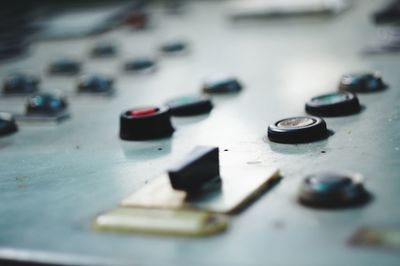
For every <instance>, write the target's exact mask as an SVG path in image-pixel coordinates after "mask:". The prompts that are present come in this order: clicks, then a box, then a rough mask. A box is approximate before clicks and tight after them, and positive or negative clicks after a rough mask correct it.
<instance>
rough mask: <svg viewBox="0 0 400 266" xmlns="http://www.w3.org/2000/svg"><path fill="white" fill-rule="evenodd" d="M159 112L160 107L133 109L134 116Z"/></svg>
mask: <svg viewBox="0 0 400 266" xmlns="http://www.w3.org/2000/svg"><path fill="white" fill-rule="evenodd" d="M157 112H158V108H153V107H149V108H141V109H136V110H133V111H131V115H132V116H146V115H152V114H155V113H157Z"/></svg>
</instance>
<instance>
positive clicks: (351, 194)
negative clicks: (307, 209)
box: [299, 173, 367, 207]
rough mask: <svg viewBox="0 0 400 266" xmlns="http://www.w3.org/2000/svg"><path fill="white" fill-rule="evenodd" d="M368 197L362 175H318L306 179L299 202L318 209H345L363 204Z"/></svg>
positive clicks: (301, 187) (302, 185) (301, 188)
mask: <svg viewBox="0 0 400 266" xmlns="http://www.w3.org/2000/svg"><path fill="white" fill-rule="evenodd" d="M366 197H367V192H366V191H365V189H364V186H363V183H362V178H361V176H360V175H358V174H355V175H344V174H338V173H317V174H313V175H310V176H308V177H306V178H305V179H304V180H303V182H302V184H301V186H300V193H299V201H300V202H301V203H303V204H305V205H309V206H316V207H345V206H351V205H353V204H357V203H361V202H363V201H364V200H365V199H366Z"/></svg>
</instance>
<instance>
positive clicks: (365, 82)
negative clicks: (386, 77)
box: [339, 73, 387, 93]
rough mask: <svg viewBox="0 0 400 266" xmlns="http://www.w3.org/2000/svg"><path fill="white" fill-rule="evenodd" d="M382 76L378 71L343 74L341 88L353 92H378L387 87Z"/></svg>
mask: <svg viewBox="0 0 400 266" xmlns="http://www.w3.org/2000/svg"><path fill="white" fill-rule="evenodd" d="M386 87H387V86H386V84H385V83H384V82H383V80H382V77H381V76H380V75H378V74H377V73H358V74H357V73H356V74H347V75H343V76H342V78H341V80H340V84H339V90H341V91H351V92H361V93H363V92H366V93H367V92H377V91H382V90H384V89H385V88H386Z"/></svg>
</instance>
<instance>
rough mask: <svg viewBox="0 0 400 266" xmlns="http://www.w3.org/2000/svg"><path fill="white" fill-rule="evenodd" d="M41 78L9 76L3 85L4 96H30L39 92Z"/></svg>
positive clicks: (28, 75)
mask: <svg viewBox="0 0 400 266" xmlns="http://www.w3.org/2000/svg"><path fill="white" fill-rule="evenodd" d="M38 84H39V78H38V77H37V76H35V75H32V74H27V73H15V74H11V75H9V76H8V77H7V78H6V79H5V81H4V85H3V93H4V94H30V93H34V92H37V91H38Z"/></svg>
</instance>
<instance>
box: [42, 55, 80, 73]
mask: <svg viewBox="0 0 400 266" xmlns="http://www.w3.org/2000/svg"><path fill="white" fill-rule="evenodd" d="M48 71H49V73H50V74H54V75H75V74H77V73H79V72H80V71H81V62H79V61H78V60H75V59H72V58H62V59H58V60H56V61H54V62H52V63H51V64H50V66H49V69H48Z"/></svg>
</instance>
